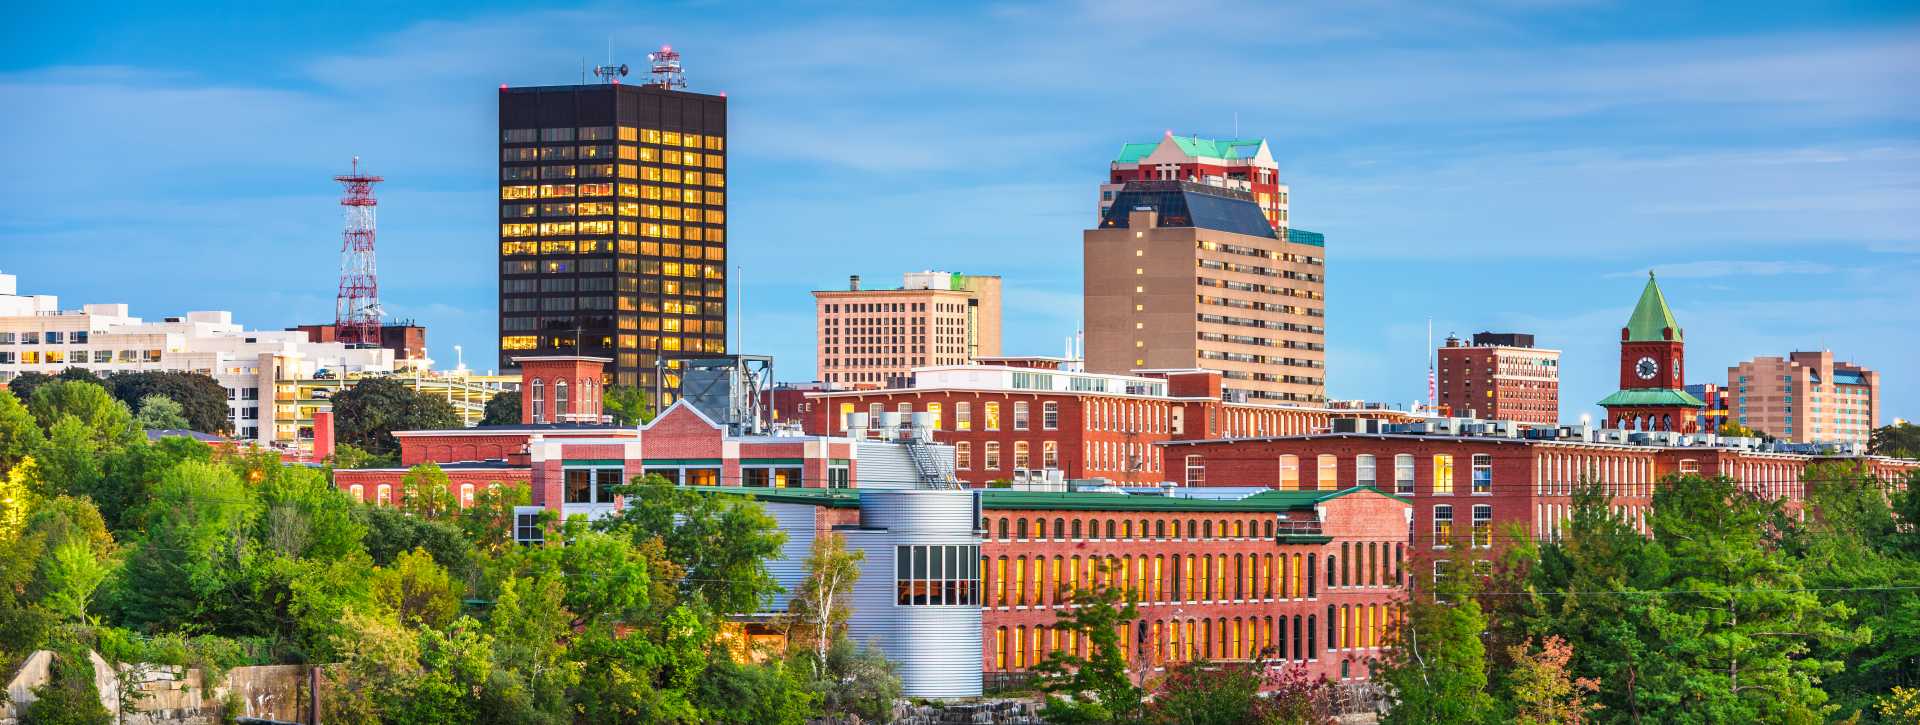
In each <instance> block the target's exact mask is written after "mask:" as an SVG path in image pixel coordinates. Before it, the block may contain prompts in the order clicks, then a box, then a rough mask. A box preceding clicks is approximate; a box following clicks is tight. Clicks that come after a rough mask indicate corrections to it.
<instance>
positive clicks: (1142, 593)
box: [980, 488, 1410, 678]
mask: <svg viewBox="0 0 1920 725" xmlns="http://www.w3.org/2000/svg"><path fill="white" fill-rule="evenodd" d="M980 496H981V521H980V526H981V530H982V537H983V538H982V545H981V549H980V555H981V560H980V567H981V572H982V573H981V591H982V594H983V599H982V605H983V607H984V608H985V612H984V614H983V616H982V626H983V628H984V630H985V631H984V632H983V639H982V642H983V651H982V653H981V668H982V670H983V671H984V672H986V673H987V674H988V676H989V678H994V677H1012V678H1017V677H1020V676H1023V675H1024V674H1025V673H1028V672H1030V671H1031V669H1032V668H1033V667H1034V666H1035V665H1037V664H1038V663H1040V662H1041V661H1043V660H1044V659H1045V658H1046V656H1047V654H1048V653H1049V652H1053V651H1058V650H1066V651H1072V652H1075V653H1078V654H1081V655H1085V654H1087V652H1086V648H1087V643H1086V642H1085V641H1082V640H1081V639H1079V638H1077V637H1075V636H1074V634H1073V633H1072V632H1062V631H1060V630H1059V628H1058V627H1059V620H1060V618H1061V616H1062V615H1063V614H1064V613H1065V612H1066V611H1067V610H1068V609H1069V608H1070V607H1071V606H1072V604H1071V593H1072V592H1073V591H1074V590H1076V589H1080V588H1086V587H1092V586H1096V585H1112V586H1119V587H1122V588H1124V589H1127V590H1129V591H1130V592H1132V596H1133V597H1134V598H1135V599H1136V600H1137V601H1138V603H1139V608H1140V616H1139V618H1138V619H1136V620H1134V621H1133V622H1130V623H1129V625H1128V631H1127V632H1124V633H1123V637H1122V641H1123V642H1126V643H1127V648H1126V650H1125V651H1124V656H1125V657H1126V658H1127V662H1128V664H1129V668H1130V669H1131V670H1132V671H1133V672H1134V673H1135V675H1136V677H1141V676H1144V675H1145V674H1146V673H1148V672H1151V671H1158V670H1164V669H1165V668H1166V667H1168V666H1170V665H1175V664H1178V663H1181V662H1190V661H1194V660H1199V659H1205V660H1208V661H1215V662H1218V661H1232V660H1243V661H1244V660H1251V659H1256V658H1264V659H1271V660H1282V661H1288V662H1297V663H1301V664H1303V665H1305V666H1306V667H1307V668H1308V671H1309V672H1311V673H1313V674H1324V675H1327V676H1328V677H1330V678H1347V677H1364V676H1366V673H1367V670H1366V662H1367V660H1368V659H1369V658H1370V657H1372V656H1374V655H1376V654H1377V653H1378V651H1379V648H1380V646H1381V643H1382V641H1383V639H1384V634H1385V632H1386V629H1387V626H1388V621H1389V620H1390V619H1391V617H1392V616H1393V615H1392V612H1393V606H1394V604H1395V602H1396V601H1397V600H1398V599H1399V595H1400V592H1401V588H1400V584H1401V581H1402V579H1401V577H1402V571H1401V567H1400V562H1401V561H1402V560H1403V558H1404V556H1405V553H1406V552H1405V546H1406V542H1405V531H1406V521H1407V517H1408V515H1409V511H1410V504H1409V503H1408V502H1407V501H1405V500H1403V499H1399V498H1396V497H1394V496H1390V495H1386V494H1383V493H1381V492H1379V491H1376V490H1373V489H1367V488H1348V489H1344V490H1340V491H1258V492H1243V493H1242V495H1239V496H1232V495H1229V497H1225V498H1202V497H1193V496H1187V495H1182V494H1176V495H1171V496H1169V495H1128V494H1120V493H1085V492H1074V493H1067V492H1058V493H1052V492H1027V491H1006V490H993V489H988V490H984V491H981V492H980Z"/></svg>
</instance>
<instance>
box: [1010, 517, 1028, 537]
mask: <svg viewBox="0 0 1920 725" xmlns="http://www.w3.org/2000/svg"><path fill="white" fill-rule="evenodd" d="M1013 538H1016V539H1024V538H1027V520H1026V519H1016V520H1015V521H1014V522H1013Z"/></svg>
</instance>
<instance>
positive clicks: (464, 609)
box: [0, 379, 899, 725]
mask: <svg viewBox="0 0 1920 725" xmlns="http://www.w3.org/2000/svg"><path fill="white" fill-rule="evenodd" d="M32 390H33V392H32V395H33V396H34V398H33V401H32V403H31V404H28V405H22V404H21V403H20V401H19V400H17V399H16V398H15V397H14V396H13V394H12V393H11V392H8V391H5V390H0V661H5V662H16V661H18V659H19V658H21V657H24V656H25V655H26V654H27V653H29V652H31V651H32V650H35V649H42V648H50V649H54V650H56V651H57V652H59V653H60V656H59V658H58V660H57V662H58V663H59V664H58V667H57V668H56V672H55V677H53V678H52V681H51V682H49V683H48V684H47V685H46V686H45V687H43V688H41V691H40V692H39V693H37V694H38V695H39V696H41V697H42V698H43V699H42V700H41V704H37V705H35V706H34V707H33V709H32V710H31V711H30V712H29V715H28V717H29V720H28V721H29V722H61V723H66V722H89V723H90V722H102V721H104V718H105V717H106V715H105V712H104V711H102V710H100V709H98V704H97V698H98V697H99V695H98V692H96V691H95V689H94V687H93V685H92V680H91V676H90V674H89V673H90V668H89V666H88V665H87V659H86V657H87V655H86V652H87V651H88V650H92V651H94V652H97V653H99V654H100V655H101V656H102V657H103V658H105V659H107V661H109V662H110V663H114V664H115V665H116V667H118V666H119V665H127V666H126V667H118V669H119V675H118V677H119V678H120V679H121V680H122V681H123V682H126V683H131V682H136V681H138V680H139V678H141V677H144V674H143V673H144V672H147V671H150V668H152V667H155V666H159V665H181V666H194V667H200V668H203V669H204V670H206V671H208V672H209V673H210V676H211V677H213V678H216V679H217V678H218V677H219V673H221V672H223V671H225V670H226V669H228V668H231V667H234V666H238V665H242V664H254V663H273V662H282V663H326V664H329V665H330V666H329V667H327V668H325V669H324V670H323V672H324V673H325V676H326V677H327V678H328V679H329V680H330V682H329V684H328V686H327V688H326V691H327V692H328V693H330V694H329V696H328V697H326V698H323V703H322V704H323V706H324V708H325V710H326V720H327V721H329V722H370V723H381V722H385V723H443V722H480V723H577V722H652V723H709V722H738V723H754V724H755V725H775V724H779V723H800V722H803V721H804V720H806V719H807V718H811V717H816V716H819V715H822V714H826V713H853V712H858V713H861V714H862V715H863V717H868V718H869V719H881V720H884V719H886V717H887V716H888V715H889V714H890V712H891V709H892V704H893V701H894V700H895V699H896V698H897V697H898V695H899V680H898V678H897V677H895V676H894V675H893V673H892V666H891V664H890V663H888V662H887V661H886V660H885V659H884V658H882V657H879V656H878V654H877V653H876V652H874V651H873V650H870V649H864V648H860V647H857V646H856V645H854V644H853V643H851V642H848V641H847V640H846V639H845V637H844V634H840V633H838V632H837V631H836V632H835V635H836V636H835V637H834V638H833V639H832V641H831V645H830V646H829V647H828V648H827V650H826V652H827V654H826V656H825V658H824V662H823V661H822V658H820V657H817V656H814V655H816V654H817V652H818V650H817V649H815V648H812V647H808V648H806V651H805V652H798V651H796V652H763V653H750V652H747V651H744V650H741V649H740V645H739V644H738V643H739V642H742V641H744V640H742V639H741V638H740V637H739V636H738V632H736V631H731V628H733V627H735V625H733V624H730V620H729V616H730V615H734V614H740V613H749V612H757V611H760V609H761V608H762V607H764V605H765V603H766V602H767V601H768V600H769V598H770V597H771V595H772V594H773V593H775V592H776V591H777V589H776V587H775V585H774V583H773V580H772V578H771V576H770V575H769V574H768V573H767V571H766V568H765V560H766V559H767V558H768V557H770V556H774V555H777V554H778V552H779V547H780V544H781V542H782V541H783V536H782V534H781V533H780V531H779V530H778V529H777V528H776V527H775V526H774V522H773V520H772V519H771V518H770V517H769V516H767V514H766V513H765V512H764V511H762V510H761V509H760V507H759V506H758V504H755V503H753V502H752V501H750V500H747V499H744V498H740V497H731V496H719V495H713V494H702V493H696V492H692V491H688V490H685V489H675V488H673V487H670V486H664V485H663V484H661V482H659V481H657V480H654V481H649V482H636V483H635V484H634V485H633V486H632V487H630V489H629V491H630V492H629V499H628V500H629V502H630V506H629V508H628V509H627V511H626V512H625V513H624V515H623V516H622V517H620V518H615V519H609V520H604V521H601V522H599V523H598V524H596V525H588V524H587V522H585V521H584V520H572V521H565V522H560V521H551V520H549V521H547V522H546V523H547V524H548V525H549V526H550V529H549V531H548V534H547V537H546V538H547V541H548V542H549V543H546V544H544V545H532V546H527V545H520V544H515V543H513V542H512V540H511V539H510V538H509V537H510V535H511V532H510V523H511V521H512V513H513V508H514V506H516V505H521V504H524V503H525V502H526V501H527V500H528V492H527V489H526V487H525V486H524V485H519V486H511V485H500V486H493V487H486V488H485V489H484V490H483V491H481V492H479V493H478V494H477V495H476V500H475V501H474V503H473V505H471V506H467V507H464V508H463V507H460V506H458V505H456V502H455V501H454V500H453V498H452V496H451V495H450V493H449V491H448V489H447V482H446V476H445V474H444V473H443V472H441V471H440V470H439V469H438V468H437V467H434V466H431V465H428V466H421V467H417V468H416V469H414V470H412V471H410V472H409V473H408V474H407V481H406V485H405V486H403V489H405V495H404V496H403V499H402V501H401V504H400V505H398V506H374V505H365V504H361V503H359V502H357V501H355V500H353V499H352V498H351V497H349V496H348V495H346V494H344V493H342V492H340V491H339V490H338V489H337V488H335V487H334V486H333V484H332V482H331V481H330V479H329V474H328V472H327V471H325V470H322V469H315V468H308V467H301V466H288V465H282V464H281V463H280V462H279V460H278V458H277V457H275V456H274V455H272V454H269V453H255V452H249V451H245V450H240V451H225V450H215V449H213V448H211V447H209V446H207V445H205V444H202V443H199V442H197V441H194V440H191V439H186V438H169V439H164V440H161V441H157V442H148V441H147V440H146V439H145V438H144V437H142V436H138V435H135V434H133V431H134V430H135V429H133V428H132V427H131V422H132V421H133V420H134V418H133V416H132V415H131V414H130V413H129V412H128V411H127V409H126V406H125V405H123V404H121V403H120V402H119V401H117V400H114V399H113V398H112V397H111V396H108V395H106V393H105V391H104V390H103V389H101V388H100V387H99V386H97V385H94V384H92V383H88V382H85V381H73V380H60V379H53V380H46V381H39V382H38V383H37V385H36V386H34V387H33V389H32ZM96 425H97V426H99V427H96ZM43 461H45V463H42V462H43ZM675 522H679V525H675ZM563 542H564V543H563ZM842 555H844V551H843V552H842ZM843 573H844V572H843ZM829 621H836V620H831V619H830V620H829ZM750 654H752V655H755V656H754V657H751V658H750V657H748V655H750ZM122 691H123V692H124V693H126V694H125V696H126V697H135V698H137V697H138V696H139V695H138V692H137V689H136V688H122ZM87 703H94V704H93V705H91V706H88V704H87ZM124 704H126V705H131V704H133V703H131V702H128V703H124Z"/></svg>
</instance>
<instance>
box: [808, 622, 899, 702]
mask: <svg viewBox="0 0 1920 725" xmlns="http://www.w3.org/2000/svg"><path fill="white" fill-rule="evenodd" d="M826 659H827V661H826V667H825V669H824V671H823V674H824V675H825V676H824V677H820V678H815V680H814V685H813V689H814V690H816V691H818V692H820V693H821V694H822V698H821V706H822V709H823V710H825V711H826V712H827V713H828V714H844V715H853V716H855V717H858V718H860V719H861V720H866V721H872V722H887V721H888V720H891V719H892V717H893V703H894V701H895V700H898V699H900V676H899V675H898V674H896V673H895V669H896V668H895V666H894V663H893V662H891V661H889V660H888V659H887V656H886V654H885V653H883V652H881V651H880V649H879V648H877V647H870V646H865V645H855V644H854V643H853V640H851V639H848V638H846V637H841V638H839V639H837V640H834V643H833V646H832V647H830V648H828V649H827V658H826Z"/></svg>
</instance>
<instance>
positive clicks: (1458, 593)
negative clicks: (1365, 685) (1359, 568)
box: [1373, 541, 1494, 725]
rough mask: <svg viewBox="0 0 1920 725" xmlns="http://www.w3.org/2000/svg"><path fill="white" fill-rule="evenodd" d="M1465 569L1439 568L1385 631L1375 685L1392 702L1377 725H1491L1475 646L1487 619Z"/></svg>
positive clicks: (1483, 661)
mask: <svg viewBox="0 0 1920 725" xmlns="http://www.w3.org/2000/svg"><path fill="white" fill-rule="evenodd" d="M1459 543H1467V542H1464V541H1462V542H1459ZM1456 545H1458V544H1456ZM1465 564H1466V563H1465V562H1458V563H1456V564H1455V565H1454V566H1450V567H1446V568H1444V569H1443V570H1442V571H1441V572H1439V573H1438V574H1437V575H1436V577H1435V581H1434V583H1433V586H1431V587H1424V588H1421V589H1418V590H1416V591H1414V592H1412V593H1411V594H1410V595H1409V596H1408V598H1407V601H1406V603H1405V604H1404V605H1403V609H1404V611H1403V612H1402V614H1401V617H1400V618H1399V620H1398V621H1396V622H1395V623H1394V625H1393V626H1392V627H1391V628H1390V629H1389V630H1388V634H1387V642H1388V649H1387V650H1386V652H1385V654H1384V655H1383V656H1382V657H1381V659H1380V660H1378V661H1377V662H1376V663H1375V665H1374V666H1373V680H1374V682H1375V683H1377V684H1379V685H1380V686H1382V687H1383V688H1385V689H1386V691H1387V694H1388V696H1389V697H1390V698H1391V699H1392V701H1393V707H1392V709H1390V710H1388V712H1387V714H1386V716H1385V717H1383V718H1381V722H1382V723H1387V724H1389V725H1394V724H1397V723H1477V722H1485V721H1488V720H1490V719H1491V716H1492V714H1493V710H1494V700H1493V697H1492V696H1491V695H1489V694H1488V692H1487V657H1486V645H1485V644H1484V643H1482V642H1481V640H1480V633H1481V632H1483V631H1485V630H1486V628H1487V619H1486V616H1485V615H1484V614H1483V613H1482V612H1481V610H1480V602H1479V600H1478V599H1477V598H1476V596H1475V595H1476V594H1477V592H1478V589H1479V577H1478V576H1477V575H1476V574H1475V573H1474V572H1473V571H1472V567H1470V566H1467V565H1465Z"/></svg>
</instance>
